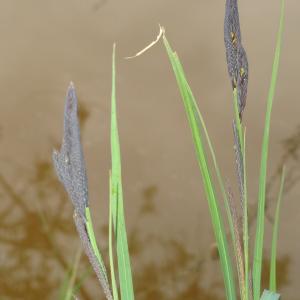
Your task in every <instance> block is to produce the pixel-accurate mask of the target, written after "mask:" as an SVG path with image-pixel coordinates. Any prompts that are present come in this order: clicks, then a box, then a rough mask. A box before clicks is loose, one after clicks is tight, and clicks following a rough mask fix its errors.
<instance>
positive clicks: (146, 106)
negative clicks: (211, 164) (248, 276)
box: [0, 0, 300, 300]
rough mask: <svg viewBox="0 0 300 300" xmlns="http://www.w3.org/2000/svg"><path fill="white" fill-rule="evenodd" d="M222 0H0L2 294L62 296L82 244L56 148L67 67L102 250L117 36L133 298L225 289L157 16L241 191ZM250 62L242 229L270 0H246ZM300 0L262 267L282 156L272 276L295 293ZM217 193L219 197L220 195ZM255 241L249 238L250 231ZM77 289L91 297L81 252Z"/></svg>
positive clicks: (271, 43) (269, 52)
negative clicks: (55, 160) (54, 157)
mask: <svg viewBox="0 0 300 300" xmlns="http://www.w3.org/2000/svg"><path fill="white" fill-rule="evenodd" d="M223 2H225V1H203V0H202V1H196V0H191V1H172V0H166V1H157V0H152V1H138V0H133V1H129V2H128V1H127V2H124V1H109V0H103V1H101V0H99V1H98V0H87V1H84V2H83V1H80V0H73V1H71V0H60V1H57V0H52V1H36V0H27V1H16V0H1V1H0V8H1V9H0V20H1V21H0V22H1V26H0V36H1V41H2V42H1V47H0V99H1V100H0V101H1V102H0V103H1V105H0V107H1V109H0V143H1V145H0V170H1V171H0V195H1V201H0V215H1V218H0V266H1V267H0V277H1V280H0V299H1V300H4V299H5V300H6V299H58V296H59V290H60V288H61V286H62V283H63V281H64V279H65V277H66V273H67V271H68V270H69V268H70V267H71V266H72V264H73V262H74V258H75V256H76V253H77V252H78V249H79V248H80V244H79V240H78V237H77V235H76V232H75V227H74V224H73V220H72V206H71V202H70V201H69V200H68V198H67V195H66V193H65V192H64V190H63V188H62V186H61V185H60V183H59V182H58V180H57V178H56V176H55V174H54V170H53V167H52V163H51V153H52V150H53V149H54V148H57V147H58V146H59V145H60V141H61V137H62V126H63V119H62V118H63V109H64V100H65V99H64V97H65V93H66V89H67V86H68V84H69V82H70V81H71V80H72V81H73V82H74V83H75V86H76V90H77V94H78V98H79V106H80V120H81V132H82V142H83V147H84V153H85V158H86V164H87V170H88V177H89V189H90V206H91V210H92V214H93V220H94V223H95V227H96V230H97V237H98V241H99V244H100V246H101V249H103V254H104V256H105V257H106V258H107V257H108V251H107V240H108V237H107V233H108V228H107V222H108V172H109V168H110V142H109V138H110V133H109V130H110V93H111V52H112V44H113V42H117V103H118V120H119V131H120V143H121V150H122V168H123V170H122V171H123V184H124V187H123V188H124V197H125V210H126V221H127V227H128V235H129V244H130V252H131V261H132V265H133V277H134V286H135V291H136V299H145V300H146V299H187V300H188V299H224V292H223V283H222V277H221V273H220V267H219V261H218V259H217V255H216V251H215V245H214V236H213V233H212V227H211V223H210V219H209V213H208V205H207V202H206V199H205V197H204V194H203V189H202V182H201V177H200V172H199V169H198V167H197V162H196V158H195V155H194V148H193V143H192V140H191V134H190V130H189V128H188V124H187V121H186V117H185V112H184V109H183V105H182V103H181V100H180V97H179V92H178V89H177V87H176V82H175V79H174V76H173V74H172V71H171V68H170V65H169V62H168V60H167V56H166V53H165V51H164V49H163V47H162V44H161V43H159V44H158V45H156V46H155V47H154V48H152V49H151V50H150V51H149V52H147V53H145V54H144V55H142V56H140V57H138V58H136V59H133V60H125V59H123V58H124V57H125V56H129V55H132V54H134V53H135V52H137V51H138V50H140V49H141V48H143V47H144V46H145V45H147V44H148V43H149V42H150V41H152V40H153V39H154V38H155V37H156V35H157V32H158V23H160V24H162V25H163V26H164V27H165V28H166V34H167V37H168V39H169V41H170V43H171V45H172V46H173V48H174V49H176V51H177V53H178V55H179V57H180V58H181V60H182V63H183V65H184V68H185V71H186V74H187V77H188V79H189V82H190V84H191V87H192V89H193V92H194V94H195V96H196V98H197V101H198V104H199V107H200V109H201V111H202V112H203V115H204V118H205V120H206V123H207V127H208V130H209V133H210V135H211V138H212V141H213V144H214V146H215V148H216V154H217V157H218V161H219V164H220V168H221V170H222V174H223V175H224V177H225V178H226V181H227V182H228V183H229V184H230V185H231V186H232V187H233V190H234V193H235V195H236V196H237V195H238V194H237V189H236V176H235V168H234V154H233V147H232V140H233V138H232V130H231V120H232V115H233V114H232V103H231V85H230V81H229V79H228V76H227V68H226V64H225V50H224V43H223V16H224V5H225V3H223ZM239 8H240V18H241V27H242V35H243V44H244V46H245V48H246V50H247V54H248V60H249V69H250V76H249V77H250V78H249V86H248V98H247V106H246V110H245V113H244V122H245V124H246V127H247V165H248V173H247V176H248V181H249V186H248V189H249V201H250V215H251V216H250V219H251V233H250V238H253V236H254V232H255V223H254V215H255V207H256V199H257V190H258V172H259V160H260V159H259V157H260V151H261V146H260V144H261V139H262V131H263V125H264V123H263V118H264V112H265V107H266V98H267V93H268V85H269V81H270V74H271V68H272V60H273V53H274V47H275V38H276V32H277V29H278V19H279V1H276V2H274V1H271V0H266V1H259V0H253V1H242V2H241V3H240V7H239ZM299 17H300V4H299V2H298V1H295V0H294V1H292V0H291V1H287V5H286V25H285V34H284V45H283V51H282V59H281V62H280V72H279V78H278V86H277V89H276V96H275V102H274V108H273V114H272V128H271V140H270V155H269V164H268V174H269V182H268V202H267V214H268V218H267V220H266V240H265V272H264V278H263V279H264V283H265V286H267V282H268V278H267V271H268V261H269V257H270V251H269V250H270V242H271V238H270V236H271V229H272V215H273V214H274V208H275V205H274V203H275V196H276V194H277V192H278V189H279V178H280V174H279V170H280V169H281V167H282V165H286V168H287V183H286V191H285V196H284V199H283V203H282V210H281V223H280V236H279V245H278V273H279V274H278V278H279V289H280V292H281V293H282V294H283V295H284V298H285V299H290V300H296V299H298V298H299V297H297V291H298V286H297V282H298V278H299V276H300V273H299V270H300V259H299V255H298V253H299V252H300V242H299V238H298V236H299V230H298V220H299V218H300V205H299V194H300V185H299V176H300V172H299V166H300V162H299V154H300V120H299V109H300V105H299V88H298V84H299V69H300V60H299V55H298V54H299V52H300V43H299V38H298V37H299V20H300V18H299ZM220 201H222V200H221V198H220ZM251 246H252V245H251ZM78 280H79V281H80V280H82V282H83V283H82V286H81V289H80V293H79V297H80V299H99V297H100V296H99V295H102V291H101V290H100V288H99V287H98V284H97V282H96V279H95V276H94V274H93V273H92V271H91V270H90V269H89V264H88V262H87V260H86V259H85V257H84V255H82V260H81V264H80V268H79V272H78Z"/></svg>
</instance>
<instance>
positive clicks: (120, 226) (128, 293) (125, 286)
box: [111, 45, 134, 300]
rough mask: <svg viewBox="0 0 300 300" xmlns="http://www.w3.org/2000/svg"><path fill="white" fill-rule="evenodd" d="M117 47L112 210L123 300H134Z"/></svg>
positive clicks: (112, 127) (113, 80) (113, 112)
mask: <svg viewBox="0 0 300 300" xmlns="http://www.w3.org/2000/svg"><path fill="white" fill-rule="evenodd" d="M115 74H116V72H115V45H114V47H113V58H112V96H111V156H112V169H111V186H112V187H111V197H112V200H111V210H112V219H113V225H114V231H115V232H114V233H115V238H116V245H117V259H118V271H119V282H120V292H121V298H122V300H132V299H134V292H133V283H132V275H131V267H130V259H129V251H128V243H127V234H126V227H125V217H124V207H123V190H122V179H121V155H120V144H119V134H118V125H117V112H116V83H115V76H116V75H115Z"/></svg>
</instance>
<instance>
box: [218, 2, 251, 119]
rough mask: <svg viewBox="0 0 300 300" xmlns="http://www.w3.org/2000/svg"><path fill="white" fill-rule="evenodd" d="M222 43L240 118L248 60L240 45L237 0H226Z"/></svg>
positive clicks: (246, 81) (243, 101)
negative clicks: (235, 90) (236, 94)
mask: <svg viewBox="0 0 300 300" xmlns="http://www.w3.org/2000/svg"><path fill="white" fill-rule="evenodd" d="M224 43H225V49H226V60H227V69H228V74H229V77H230V79H231V84H232V88H237V90H238V108H239V115H240V118H242V114H243V111H244V109H245V106H246V98H247V86H248V60H247V54H246V51H245V49H244V47H243V45H242V35H241V29H240V21H239V12H238V5H237V0H226V6H225V18H224Z"/></svg>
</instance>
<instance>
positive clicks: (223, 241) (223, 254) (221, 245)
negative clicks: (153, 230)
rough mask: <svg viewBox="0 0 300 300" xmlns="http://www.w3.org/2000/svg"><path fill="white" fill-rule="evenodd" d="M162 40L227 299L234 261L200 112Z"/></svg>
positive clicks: (230, 296) (232, 292)
mask: <svg viewBox="0 0 300 300" xmlns="http://www.w3.org/2000/svg"><path fill="white" fill-rule="evenodd" d="M163 41H164V45H165V48H166V51H167V54H168V57H169V60H170V63H171V65H172V68H173V71H174V74H175V77H176V80H177V84H178V87H179V90H180V93H181V97H182V100H183V104H184V107H185V110H186V113H187V118H188V121H189V125H190V127H191V131H192V137H193V141H194V144H195V150H196V156H197V160H198V163H199V168H200V171H201V175H202V178H203V184H204V190H205V193H206V196H207V199H208V205H209V210H210V214H211V220H212V224H213V229H214V233H215V237H216V242H217V245H218V250H219V254H220V262H221V268H222V272H223V276H224V284H225V289H226V295H227V299H230V300H233V299H236V291H235V285H234V277H233V270H232V264H231V261H230V256H229V249H228V243H227V238H226V234H225V230H224V225H223V220H222V216H221V214H220V208H219V205H218V202H217V199H216V196H215V191H214V187H213V183H212V180H211V176H210V172H209V169H208V165H207V160H206V155H205V150H204V146H203V141H202V140H203V137H202V133H201V130H200V128H199V116H198V115H196V114H195V111H196V110H195V103H196V101H195V99H194V97H193V95H192V92H191V90H190V88H189V85H188V83H187V80H186V78H185V75H184V71H183V68H182V66H181V63H180V61H179V59H178V57H177V55H176V53H174V52H173V50H172V49H171V47H170V45H169V43H168V41H167V39H166V37H165V36H164V37H163Z"/></svg>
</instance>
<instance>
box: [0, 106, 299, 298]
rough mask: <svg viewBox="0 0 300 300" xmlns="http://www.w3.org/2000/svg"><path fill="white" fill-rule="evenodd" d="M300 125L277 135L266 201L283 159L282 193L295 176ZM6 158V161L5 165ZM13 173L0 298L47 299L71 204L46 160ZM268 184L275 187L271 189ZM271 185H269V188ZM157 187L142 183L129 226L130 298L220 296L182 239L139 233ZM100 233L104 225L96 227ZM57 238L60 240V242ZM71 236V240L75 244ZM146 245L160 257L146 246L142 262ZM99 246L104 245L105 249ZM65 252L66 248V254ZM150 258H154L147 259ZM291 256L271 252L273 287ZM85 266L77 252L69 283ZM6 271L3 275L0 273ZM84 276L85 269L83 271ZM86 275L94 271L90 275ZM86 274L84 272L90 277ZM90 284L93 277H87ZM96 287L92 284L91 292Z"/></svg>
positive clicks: (61, 267)
mask: <svg viewBox="0 0 300 300" xmlns="http://www.w3.org/2000/svg"><path fill="white" fill-rule="evenodd" d="M79 115H80V122H81V128H82V129H83V128H84V125H85V122H86V120H87V119H88V117H89V111H88V110H87V109H86V108H85V107H84V106H82V105H81V107H80V113H79ZM299 150H300V126H299V127H298V128H297V130H296V131H295V133H293V134H292V135H291V136H290V137H288V138H287V139H286V140H285V141H284V142H283V154H282V159H281V161H280V163H279V165H278V167H277V169H276V171H275V173H274V174H273V176H272V177H271V179H270V181H269V183H268V197H269V202H270V201H273V198H272V197H271V194H272V192H273V193H276V191H277V189H278V188H277V186H278V181H279V177H280V173H281V169H282V166H283V165H287V184H286V189H285V192H286V193H288V192H289V191H290V190H291V189H292V188H294V187H295V185H296V183H297V182H298V180H299V176H300V174H299ZM12 165H13V164H12ZM15 173H16V174H25V173H26V174H27V177H26V178H23V179H22V180H24V182H22V185H21V186H22V188H20V184H19V182H18V180H16V178H20V177H19V176H15V177H13V178H14V179H13V180H11V179H8V178H7V177H6V176H5V175H3V174H0V193H1V207H0V228H1V231H0V247H1V257H0V261H1V270H0V272H1V281H0V290H1V294H2V295H5V297H6V298H5V299H54V298H55V297H56V295H57V293H58V289H59V287H60V285H61V283H62V280H63V278H64V275H65V273H66V272H67V270H69V269H70V264H72V260H71V259H69V257H72V256H73V255H74V254H75V250H74V249H75V248H74V247H71V248H68V247H66V246H65V245H66V244H68V243H71V244H72V243H73V244H74V240H75V241H76V242H75V244H74V245H78V243H79V241H78V238H77V235H76V233H75V229H74V225H73V220H72V218H71V217H70V216H71V215H72V211H71V210H72V208H71V205H70V203H69V201H68V200H67V196H66V193H65V191H64V190H63V188H62V186H61V185H60V183H59V182H58V180H57V178H56V176H55V175H54V172H53V167H52V163H51V161H50V159H49V160H48V161H45V160H38V159H37V160H36V161H35V164H34V166H33V170H31V171H30V172H25V171H24V170H20V167H17V166H16V167H15ZM275 186H276V188H275ZM273 189H274V191H275V192H274V191H273ZM158 192H159V190H158V187H157V186H156V185H150V186H147V187H145V188H144V190H143V193H142V197H143V201H142V204H141V206H140V210H139V214H138V216H137V220H136V226H134V227H133V229H132V230H131V231H130V232H129V236H128V241H129V246H130V253H131V257H132V261H140V262H141V263H140V265H139V266H138V267H136V268H135V270H134V285H135V291H136V298H137V299H142V300H148V299H149V300H150V299H151V300H152V299H174V300H177V299H178V300H179V299H185V300H189V299H206V300H209V299H215V300H217V299H223V298H220V296H219V294H217V293H216V292H215V290H216V288H217V289H219V288H220V287H221V288H222V282H220V281H212V282H210V283H209V286H208V287H207V286H206V287H204V286H203V284H202V281H203V280H204V279H205V272H204V268H203V263H204V259H203V258H201V257H199V256H197V255H196V254H194V253H191V252H190V251H189V250H188V249H187V247H186V245H185V244H182V243H179V242H178V241H176V240H174V239H166V238H162V237H161V236H158V235H147V236H145V235H144V232H143V227H142V226H141V225H140V224H141V223H142V220H143V219H144V218H145V217H147V218H151V216H155V215H156V214H157V213H158V211H159V206H158V205H157V200H158ZM267 211H269V210H267ZM102 231H103V233H104V232H105V233H107V232H108V230H107V225H106V226H104V227H103V228H102ZM62 240H63V241H64V242H61V241H62ZM76 243H77V244H76ZM149 249H160V251H161V252H162V253H163V261H160V262H158V261H157V260H156V258H155V257H156V252H152V253H151V254H152V257H151V259H150V260H149V261H143V255H144V254H145V253H146V252H147V251H148V252H149ZM106 250H107V249H104V252H106ZM70 251H71V253H70ZM154 261H155V262H154ZM290 263H291V258H290V257H289V256H283V257H279V258H278V261H277V270H278V287H279V288H280V287H283V286H285V285H287V284H288V283H289V281H288V274H289V266H290ZM87 269H89V267H88V263H87V261H86V259H83V263H82V266H81V268H80V272H79V274H78V279H77V282H79V281H80V278H82V276H83V274H84V273H85V272H86V271H87ZM268 270H269V260H268V259H266V258H265V259H264V272H263V284H264V286H267V285H268V280H269V278H268V277H267V274H268ZM8 274H9V276H7V275H8ZM88 277H89V276H88ZM90 277H91V278H94V275H93V274H91V276H90ZM90 277H89V279H90ZM91 280H92V283H93V284H95V285H97V282H96V280H94V279H91ZM98 293H99V291H98ZM79 295H80V299H87V300H88V299H93V296H92V295H93V292H91V291H90V289H89V288H88V286H87V285H86V283H85V281H84V282H83V284H82V286H81V288H80V293H79Z"/></svg>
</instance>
